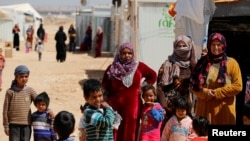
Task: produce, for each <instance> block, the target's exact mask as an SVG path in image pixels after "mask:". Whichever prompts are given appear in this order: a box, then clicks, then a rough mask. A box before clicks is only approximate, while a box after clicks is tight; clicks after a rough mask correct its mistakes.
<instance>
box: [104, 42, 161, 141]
mask: <svg viewBox="0 0 250 141" xmlns="http://www.w3.org/2000/svg"><path fill="white" fill-rule="evenodd" d="M134 56H135V55H134V49H133V46H132V44H130V43H123V44H121V45H120V48H119V51H118V52H117V54H116V56H115V58H114V62H113V63H112V64H111V65H110V66H108V68H107V69H106V71H105V73H104V77H103V81H102V85H103V88H104V90H105V92H104V93H105V96H106V97H107V102H108V103H109V104H110V106H112V108H113V109H114V110H115V111H117V112H118V113H119V114H120V115H121V116H122V121H121V125H120V126H119V128H118V130H114V141H136V139H137V138H138V129H139V125H140V124H139V119H140V117H139V113H140V109H141V104H142V103H141V98H140V90H141V85H142V84H141V81H142V79H144V83H148V84H154V83H155V81H156V72H155V71H154V70H153V69H151V68H150V67H149V66H147V65H146V64H144V63H142V62H139V61H135V59H134Z"/></svg>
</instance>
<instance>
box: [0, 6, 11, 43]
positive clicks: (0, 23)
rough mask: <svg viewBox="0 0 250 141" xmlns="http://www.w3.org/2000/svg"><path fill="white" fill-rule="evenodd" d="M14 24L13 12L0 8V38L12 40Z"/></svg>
mask: <svg viewBox="0 0 250 141" xmlns="http://www.w3.org/2000/svg"><path fill="white" fill-rule="evenodd" d="M13 25H14V15H13V13H11V12H9V11H7V10H4V9H1V8H0V31H1V32H0V40H1V41H12V38H13V35H12V28H13Z"/></svg>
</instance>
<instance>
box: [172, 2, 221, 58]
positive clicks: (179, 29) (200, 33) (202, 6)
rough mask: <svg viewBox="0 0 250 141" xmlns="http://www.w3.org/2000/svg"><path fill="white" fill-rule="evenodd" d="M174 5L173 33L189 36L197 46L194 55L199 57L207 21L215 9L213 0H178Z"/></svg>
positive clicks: (205, 33)
mask: <svg viewBox="0 0 250 141" xmlns="http://www.w3.org/2000/svg"><path fill="white" fill-rule="evenodd" d="M184 6H185V7H184ZM187 6H188V7H187ZM176 7H178V8H175V11H176V18H175V34H176V36H178V35H181V34H184V35H188V36H191V37H192V39H193V41H194V43H195V45H196V47H197V48H196V56H197V57H198V58H199V56H200V54H201V47H202V44H203V38H204V37H206V35H207V27H208V23H209V21H210V20H211V18H212V16H213V14H214V11H215V9H216V7H215V3H214V1H213V0H188V1H186V0H178V2H177V3H176ZM185 8H186V9H185ZM183 9H184V10H183ZM197 9H198V10H197ZM197 12H200V13H197ZM177 17H178V18H177ZM194 31H195V32H194Z"/></svg>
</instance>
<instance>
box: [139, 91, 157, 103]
mask: <svg viewBox="0 0 250 141" xmlns="http://www.w3.org/2000/svg"><path fill="white" fill-rule="evenodd" d="M142 98H143V99H144V101H145V103H149V102H154V101H155V94H154V92H153V91H152V90H147V91H145V92H144V94H143V95H142Z"/></svg>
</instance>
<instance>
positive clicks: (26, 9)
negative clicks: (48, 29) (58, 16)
mask: <svg viewBox="0 0 250 141" xmlns="http://www.w3.org/2000/svg"><path fill="white" fill-rule="evenodd" d="M0 8H4V9H5V8H6V9H14V10H15V11H18V12H22V13H24V14H27V15H34V16H35V17H36V18H38V19H42V16H41V15H40V14H39V13H38V12H37V11H36V10H35V9H34V8H33V7H32V6H31V5H30V4H29V3H22V4H14V5H5V6H0Z"/></svg>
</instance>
